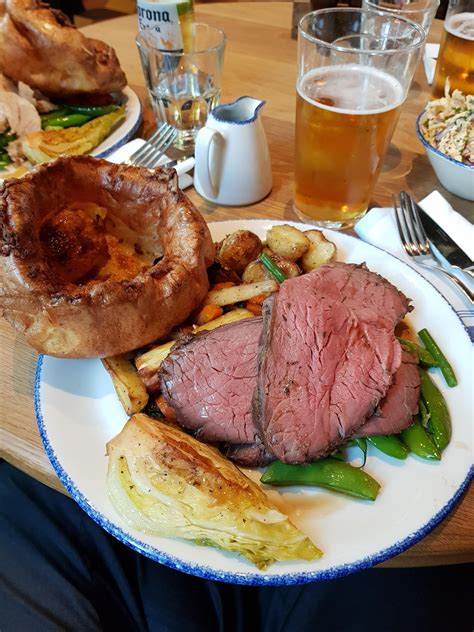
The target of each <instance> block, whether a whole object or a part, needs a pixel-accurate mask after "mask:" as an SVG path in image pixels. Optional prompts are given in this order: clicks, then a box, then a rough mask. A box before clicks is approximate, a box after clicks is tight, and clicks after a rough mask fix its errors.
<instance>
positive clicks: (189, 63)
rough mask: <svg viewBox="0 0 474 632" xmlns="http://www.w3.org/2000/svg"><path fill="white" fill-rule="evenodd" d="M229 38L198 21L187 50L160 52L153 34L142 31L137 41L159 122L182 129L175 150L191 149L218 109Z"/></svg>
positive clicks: (192, 29) (192, 28) (192, 31)
mask: <svg viewBox="0 0 474 632" xmlns="http://www.w3.org/2000/svg"><path fill="white" fill-rule="evenodd" d="M226 41H227V38H226V35H225V33H224V32H223V31H221V30H220V29H217V28H214V27H213V26H209V25H208V24H200V23H198V22H195V23H194V24H193V25H192V27H191V37H190V38H189V41H188V42H187V45H186V47H185V52H183V51H176V50H173V51H171V50H170V51H168V50H160V49H159V48H157V45H156V36H155V33H154V32H153V31H146V30H145V31H142V32H140V33H139V34H138V35H137V38H136V42H137V47H138V51H139V53H140V59H141V62H142V67H143V72H144V75H145V81H146V84H147V88H148V94H149V97H150V101H151V104H152V107H153V111H154V113H155V117H156V120H157V123H162V122H167V123H169V124H170V125H173V127H175V128H176V129H177V130H178V136H177V139H176V142H175V146H176V147H178V148H179V149H189V148H191V147H193V146H194V139H195V137H196V135H197V133H198V132H199V130H200V129H201V127H203V126H204V125H205V124H206V120H207V115H208V114H209V112H210V111H211V110H212V109H213V108H215V107H216V105H218V104H219V101H220V94H221V76H222V66H223V62H224V51H225V46H226Z"/></svg>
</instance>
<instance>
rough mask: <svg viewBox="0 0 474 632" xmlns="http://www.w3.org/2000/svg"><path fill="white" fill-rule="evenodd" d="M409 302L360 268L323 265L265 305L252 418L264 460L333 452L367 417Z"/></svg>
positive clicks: (388, 374) (395, 351) (384, 386)
mask: <svg viewBox="0 0 474 632" xmlns="http://www.w3.org/2000/svg"><path fill="white" fill-rule="evenodd" d="M407 310H408V301H407V299H406V298H405V297H404V296H403V294H401V293H400V292H399V291H398V290H397V289H396V288H395V287H394V286H393V285H391V284H390V283H389V282H388V281H387V280H386V279H384V278H383V277H381V276H379V275H377V274H375V273H373V272H370V271H369V270H367V268H366V267H365V266H363V265H362V266H360V265H359V266H358V265H350V264H344V263H331V264H327V265H325V266H321V267H320V268H318V269H316V270H314V271H313V272H311V273H309V274H305V275H303V276H301V277H297V278H294V279H290V280H288V281H286V282H285V283H283V284H282V286H281V288H280V291H279V292H278V294H276V295H274V296H272V297H271V298H270V299H267V301H266V302H265V304H264V319H263V329H262V336H261V339H260V343H259V352H258V378H257V385H256V388H255V392H254V397H253V418H254V422H255V425H256V427H257V430H258V432H259V435H260V437H261V438H262V440H263V442H264V443H265V445H266V447H267V449H268V451H269V452H271V453H273V454H274V455H275V456H276V458H278V459H280V460H281V461H284V462H286V463H303V462H306V461H310V460H312V459H315V458H319V457H321V456H324V455H326V454H328V453H329V452H331V451H332V450H333V449H334V448H336V447H337V446H339V445H340V444H341V443H343V442H344V441H346V440H347V439H348V438H349V437H350V436H352V435H354V433H355V432H356V431H357V430H358V429H359V428H360V427H361V426H362V424H363V423H364V422H365V421H366V419H367V417H369V416H371V415H372V414H373V412H374V411H375V409H376V407H377V405H378V404H379V402H380V400H381V399H382V398H383V397H384V396H385V394H386V393H387V391H388V389H389V387H390V384H391V383H392V379H393V375H394V373H395V372H396V371H397V369H398V368H399V366H400V362H401V348H400V345H399V343H398V342H397V340H396V338H395V336H394V327H395V325H396V324H397V323H398V322H399V321H400V320H401V319H402V318H403V316H404V315H405V313H406V311H407Z"/></svg>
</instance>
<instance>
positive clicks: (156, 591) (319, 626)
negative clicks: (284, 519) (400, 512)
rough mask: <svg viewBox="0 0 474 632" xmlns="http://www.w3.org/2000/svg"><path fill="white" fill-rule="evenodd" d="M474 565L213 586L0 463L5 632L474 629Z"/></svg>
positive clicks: (0, 593)
mask: <svg viewBox="0 0 474 632" xmlns="http://www.w3.org/2000/svg"><path fill="white" fill-rule="evenodd" d="M370 528H374V529H375V528H376V525H373V526H372V527H370V525H368V537H370ZM205 554H206V549H205V548H203V556H205ZM473 570H474V568H473V565H469V564H466V565H459V566H451V567H449V566H448V567H437V568H421V569H371V570H367V571H362V572H360V573H357V574H355V575H351V576H349V577H344V578H341V579H337V580H333V581H326V582H319V583H315V584H309V585H306V586H290V587H288V588H271V587H262V588H253V587H248V586H232V585H228V584H222V583H218V582H210V581H204V580H201V579H197V578H195V577H192V576H190V575H185V574H183V573H179V572H177V571H174V570H171V569H169V568H167V567H165V566H161V565H160V564H157V563H155V562H152V561H151V560H149V559H147V558H145V557H143V556H141V555H139V554H137V553H135V552H133V551H132V550H130V549H128V548H127V547H125V546H123V545H122V544H120V543H119V542H118V541H116V540H115V539H114V538H112V537H110V536H109V535H108V534H107V533H105V532H104V531H103V530H102V529H101V528H100V527H98V526H97V525H96V524H95V523H94V522H93V521H92V520H91V519H90V518H89V517H88V516H87V515H86V514H85V513H84V512H83V511H82V510H81V509H80V508H79V507H78V506H77V505H76V503H75V502H74V501H72V500H70V499H69V498H67V497H65V496H63V495H61V494H59V493H57V492H55V491H52V490H51V489H49V488H47V487H45V486H44V485H42V484H41V483H38V482H37V481H34V480H33V479H31V478H29V477H28V476H26V475H25V474H23V473H21V472H19V471H18V470H16V469H15V468H13V467H12V466H10V465H8V464H7V463H3V462H0V630H1V632H30V631H31V632H50V631H51V632H53V631H54V632H56V631H59V630H67V631H68V632H94V631H96V630H97V631H98V630H104V631H106V632H107V631H109V630H110V631H113V632H122V631H123V632H128V631H135V630H137V631H153V632H254V631H256V632H320V631H324V632H326V631H329V632H333V631H335V632H339V631H341V632H367V631H369V632H370V631H372V630H373V631H377V632H379V631H380V632H392V631H393V632H399V631H400V632H412V631H413V632H415V631H416V632H424V631H425V630H426V631H427V632H428V631H429V632H437V631H438V630H439V631H441V630H443V632H444V631H445V630H456V632H472V630H473V623H474V617H473V614H472V613H473V608H472V587H473Z"/></svg>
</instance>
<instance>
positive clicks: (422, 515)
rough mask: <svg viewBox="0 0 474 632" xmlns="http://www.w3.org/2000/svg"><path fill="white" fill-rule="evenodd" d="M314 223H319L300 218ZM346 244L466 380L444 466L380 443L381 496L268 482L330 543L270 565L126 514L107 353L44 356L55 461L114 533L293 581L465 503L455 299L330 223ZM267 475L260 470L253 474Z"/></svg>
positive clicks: (181, 561)
mask: <svg viewBox="0 0 474 632" xmlns="http://www.w3.org/2000/svg"><path fill="white" fill-rule="evenodd" d="M277 223H290V222H277V221H272V220H243V221H227V222H216V223H213V224H210V229H211V232H212V235H213V237H214V239H215V240H220V239H222V238H223V237H224V236H225V235H227V234H229V233H230V232H232V231H234V230H237V229H241V228H248V229H249V230H252V231H254V232H255V233H257V234H258V235H260V237H264V236H265V233H266V230H267V229H268V228H270V226H272V225H274V224H277ZM294 225H295V226H298V227H300V228H302V229H304V230H306V229H310V228H313V227H312V226H306V225H302V224H298V223H294ZM324 232H325V233H326V235H327V236H328V238H329V239H331V240H332V241H334V242H335V243H336V245H337V247H338V259H339V260H340V261H347V262H353V263H361V262H363V261H365V262H366V263H367V265H368V267H369V268H370V269H371V270H374V271H376V272H379V273H380V274H382V275H383V276H385V277H386V278H387V279H389V280H390V281H391V282H392V283H394V284H395V285H396V286H397V287H398V288H399V289H400V290H402V291H403V292H404V293H405V294H406V295H407V296H409V297H411V299H412V301H413V305H414V306H415V308H416V309H415V310H414V312H412V314H411V315H410V321H411V322H412V323H413V325H414V327H415V328H416V329H417V330H419V329H421V328H422V327H427V328H428V329H429V330H430V331H431V333H432V334H433V336H434V337H435V338H436V339H437V341H438V342H439V343H440V345H441V347H442V348H443V349H444V350H445V352H446V353H447V354H448V358H449V360H450V361H451V362H452V364H453V367H454V369H455V371H456V374H457V376H458V379H459V386H458V387H457V388H454V389H449V388H447V387H446V385H445V383H444V381H443V380H442V378H440V376H439V375H438V374H437V372H436V371H435V372H433V377H434V379H435V381H436V382H437V384H438V386H439V387H440V388H441V390H442V391H443V393H444V396H445V397H446V400H447V402H448V406H449V410H450V412H451V416H452V420H453V437H452V440H451V443H450V445H449V446H448V448H447V449H446V450H445V452H444V453H443V458H442V461H441V462H440V463H429V462H427V461H423V460H421V459H418V458H417V457H414V456H412V455H410V456H409V458H408V459H407V460H406V461H405V462H403V461H396V460H395V459H391V458H390V457H385V456H384V455H382V454H381V453H380V452H376V451H375V450H374V449H373V448H371V447H370V448H369V458H368V461H367V465H366V471H367V472H369V473H370V474H372V475H373V476H374V477H375V478H376V479H377V480H378V481H379V482H380V483H381V485H382V489H381V492H380V494H379V497H378V498H377V500H376V502H375V503H371V502H370V501H360V500H353V499H349V498H348V497H345V496H341V495H338V494H335V493H331V492H328V491H324V490H309V489H308V488H306V489H304V491H303V490H301V489H298V488H292V489H290V488H287V489H286V490H285V491H284V492H278V491H274V490H269V495H270V497H271V498H272V499H273V500H274V502H275V503H276V504H277V505H278V506H279V507H280V508H281V509H282V510H283V511H285V512H286V513H288V515H289V516H290V517H291V519H292V520H293V521H294V523H295V524H296V525H298V527H300V528H301V529H302V530H303V531H304V532H305V533H307V534H308V535H309V536H310V537H311V539H312V540H313V541H314V542H315V544H316V545H317V546H318V547H320V548H321V549H322V550H323V551H324V556H323V557H322V558H321V559H320V560H317V561H316V562H310V563H308V562H304V561H302V562H278V563H276V564H273V565H272V566H270V568H269V569H267V570H266V571H259V570H258V569H256V568H255V567H254V566H253V565H252V564H251V563H249V562H247V561H246V560H245V559H243V558H241V557H239V556H237V555H234V554H230V553H226V552H222V551H219V550H217V549H213V548H210V547H202V546H197V545H194V544H193V543H189V542H186V541H183V540H178V539H166V538H157V537H153V536H148V535H145V534H143V533H141V532H139V531H137V530H134V529H131V528H130V527H129V526H128V525H127V524H126V523H125V522H124V521H123V520H122V519H121V517H120V516H119V515H118V514H117V513H116V511H115V509H114V508H113V506H112V504H111V502H110V500H109V498H108V495H107V489H106V472H107V458H106V456H105V444H106V442H107V441H108V440H109V439H110V438H112V437H113V436H114V435H115V434H117V433H118V432H119V431H120V430H121V428H122V426H123V424H124V422H125V420H126V415H125V413H124V411H123V409H122V407H121V405H120V403H119V401H118V399H117V397H116V395H115V392H114V390H113V387H112V383H111V381H110V378H109V376H108V374H107V373H106V372H105V370H104V369H103V367H102V365H101V363H100V361H99V360H60V359H57V358H51V357H46V356H45V357H40V359H39V361H38V368H37V376H36V385H35V404H36V415H37V419H38V425H39V429H40V434H41V437H42V440H43V443H44V445H45V448H46V451H47V454H48V456H49V459H50V461H51V463H52V465H53V467H54V469H55V470H56V472H57V473H58V475H59V478H60V479H61V481H62V482H63V484H64V485H65V487H66V489H67V490H68V491H69V493H70V494H71V496H72V497H73V498H74V499H75V500H76V501H77V502H78V503H79V504H80V505H81V506H82V508H83V509H84V510H85V511H86V512H87V513H88V514H89V515H90V516H91V517H92V518H93V519H94V520H96V521H97V522H98V523H99V524H100V525H102V526H103V527H104V528H105V529H106V530H107V531H109V532H110V533H111V534H112V535H114V536H116V537H117V538H118V539H119V540H121V541H122V542H124V543H125V544H127V545H128V546H130V547H131V548H133V549H135V550H137V551H139V552H141V553H144V554H145V555H147V556H149V557H151V558H152V559H154V560H157V561H159V562H161V563H163V564H166V565H167V566H171V567H173V568H176V569H179V570H182V571H185V572H188V573H192V574H194V575H198V576H200V577H205V578H208V579H216V580H221V581H226V582H233V583H242V584H264V585H265V584H266V585H283V584H295V583H304V582H309V581H317V580H321V579H328V578H332V577H338V576H341V575H345V574H348V573H351V572H354V571H357V570H360V569H362V568H367V567H369V566H372V565H374V564H377V563H379V562H381V561H383V560H386V559H388V558H389V557H392V556H394V555H397V554H398V553H401V552H402V551H404V550H405V549H407V548H408V547H409V546H411V545H413V544H414V543H415V542H417V541H418V540H419V539H420V538H422V537H423V536H424V535H426V534H427V533H428V532H429V531H430V530H431V529H432V528H433V527H435V526H436V524H437V523H438V522H439V521H440V520H442V518H443V517H444V516H445V515H446V514H447V513H448V512H449V511H450V510H451V509H452V508H453V507H454V505H455V503H456V502H457V501H458V500H459V498H460V497H461V494H462V492H463V491H464V490H465V489H466V487H467V485H468V483H469V480H470V478H471V476H472V443H473V438H472V427H471V421H472V399H471V388H472V377H473V376H472V371H473V369H472V367H473V363H472V347H471V344H470V340H469V338H468V336H467V333H466V331H465V330H464V328H463V326H462V324H461V322H460V320H459V319H458V317H457V316H456V314H455V312H454V311H453V309H452V308H451V306H450V305H449V304H448V303H447V302H446V301H445V299H444V298H443V297H442V296H441V295H440V294H439V292H438V291H437V290H436V289H435V288H434V287H433V286H432V285H430V284H429V283H428V282H427V281H426V280H425V279H424V278H423V277H422V276H421V275H419V274H418V273H417V272H416V271H414V270H412V269H411V268H409V267H408V266H407V265H405V264H404V263H403V262H401V261H399V260H398V259H396V258H395V257H393V256H392V255H389V254H388V253H386V252H384V251H383V250H380V249H378V248H375V247H374V246H370V245H368V244H366V243H364V242H362V241H360V240H359V239H356V238H354V237H350V236H348V235H345V234H343V233H337V232H333V231H324ZM247 472H250V475H251V476H252V478H254V479H255V480H258V477H259V473H258V471H254V472H252V471H249V470H247Z"/></svg>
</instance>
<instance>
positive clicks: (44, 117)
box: [41, 108, 69, 128]
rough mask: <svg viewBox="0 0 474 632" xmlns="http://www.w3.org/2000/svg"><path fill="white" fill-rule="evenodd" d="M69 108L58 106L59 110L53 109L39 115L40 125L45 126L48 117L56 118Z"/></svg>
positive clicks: (63, 114)
mask: <svg viewBox="0 0 474 632" xmlns="http://www.w3.org/2000/svg"><path fill="white" fill-rule="evenodd" d="M68 112H69V110H68V109H67V108H60V109H59V110H53V111H52V112H47V113H46V114H42V115H41V127H43V128H44V127H46V124H47V121H49V120H50V119H54V118H58V117H60V116H65V115H66V114H68Z"/></svg>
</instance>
